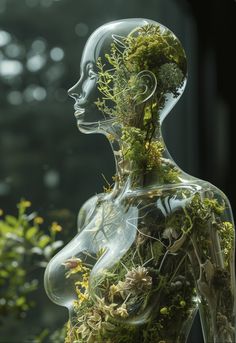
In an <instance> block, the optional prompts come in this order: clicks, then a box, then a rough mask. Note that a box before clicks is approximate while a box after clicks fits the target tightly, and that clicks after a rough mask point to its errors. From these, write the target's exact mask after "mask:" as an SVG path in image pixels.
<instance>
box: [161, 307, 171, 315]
mask: <svg viewBox="0 0 236 343" xmlns="http://www.w3.org/2000/svg"><path fill="white" fill-rule="evenodd" d="M160 313H161V314H164V315H166V314H168V313H169V310H168V307H162V308H161V309H160Z"/></svg>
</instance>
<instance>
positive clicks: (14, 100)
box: [7, 91, 23, 106]
mask: <svg viewBox="0 0 236 343" xmlns="http://www.w3.org/2000/svg"><path fill="white" fill-rule="evenodd" d="M7 101H8V102H9V104H11V105H15V106H17V105H21V104H22V102H23V99H22V94H21V92H19V91H11V92H9V93H8V95H7Z"/></svg>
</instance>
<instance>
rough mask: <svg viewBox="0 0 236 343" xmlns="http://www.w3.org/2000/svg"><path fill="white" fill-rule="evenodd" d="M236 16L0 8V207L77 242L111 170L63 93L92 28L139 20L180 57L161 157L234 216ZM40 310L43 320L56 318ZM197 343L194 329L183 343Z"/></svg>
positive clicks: (157, 5)
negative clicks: (25, 212) (180, 80)
mask: <svg viewBox="0 0 236 343" xmlns="http://www.w3.org/2000/svg"><path fill="white" fill-rule="evenodd" d="M235 14H236V2H235V1H234V0H225V1H222V0H215V1H209V0H208V1H205V2H201V1H194V0H192V1H191V0H148V1H142V0H129V1H128V0H113V1H109V0H86V1H82V0H81V1H79V0H20V1H19V0H0V208H2V209H3V210H4V212H7V213H15V211H16V203H17V202H18V201H19V199H20V198H22V197H24V198H26V199H29V200H30V201H32V204H33V207H34V209H35V210H37V211H38V213H39V214H41V215H42V216H43V217H45V218H46V219H47V220H49V221H50V220H51V218H53V219H55V217H56V218H57V220H58V221H60V222H61V223H62V225H63V228H64V231H66V232H67V234H68V237H69V238H72V237H73V236H74V235H75V234H76V230H77V229H76V215H77V212H78V209H79V208H80V206H81V205H82V203H83V202H84V201H85V200H87V199H88V198H89V197H90V196H92V195H94V194H95V193H98V192H101V191H102V187H103V185H104V183H105V182H104V180H103V177H102V174H104V175H105V176H106V178H107V179H108V180H111V177H112V175H113V174H114V164H113V159H112V155H111V151H110V147H109V145H108V143H107V142H106V140H105V138H104V137H102V136H99V135H89V136H86V135H82V134H81V133H79V132H78V130H77V128H76V124H75V119H74V116H73V102H72V100H70V99H68V97H67V93H66V90H67V89H68V88H70V87H71V86H72V85H73V84H74V83H75V82H76V80H77V78H78V76H79V74H78V73H79V63H80V57H81V53H82V50H83V46H84V44H85V42H86V40H87V38H88V36H89V35H90V34H91V33H92V32H93V31H94V30H95V29H96V28H97V27H98V26H100V25H102V24H104V23H105V22H108V21H111V20H116V19H120V18H129V17H144V18H145V17H146V18H150V19H153V20H156V21H158V22H160V23H162V24H164V25H166V26H167V27H168V28H170V29H171V30H172V31H174V33H175V34H176V35H177V36H178V37H179V39H180V40H181V42H182V44H183V46H184V48H185V50H186V53H187V57H188V70H189V78H188V83H187V88H186V91H185V93H184V95H183V96H182V98H181V99H180V101H179V103H178V104H177V105H176V107H175V108H174V109H173V111H172V112H173V113H172V114H171V115H170V116H169V117H168V118H167V120H166V122H165V124H164V133H165V137H166V142H167V146H168V147H169V150H170V153H171V154H172V156H173V158H174V159H175V160H176V162H177V163H178V164H179V166H180V167H181V168H182V169H184V170H185V171H186V172H188V173H190V174H192V175H195V176H196V177H199V178H201V179H205V180H207V181H209V182H211V183H213V184H215V185H216V186H217V187H218V188H220V189H221V190H223V191H224V192H225V193H226V194H227V196H228V197H229V200H230V202H231V204H232V208H233V212H234V213H235V206H236V192H235V177H234V169H233V164H234V162H235V161H234V156H235V153H234V147H235V142H234V138H235V137H234V135H235V133H234V132H235V127H234V120H233V119H234V115H235V114H234V112H235V111H234V103H235V101H234V98H235V76H236V75H235V33H236V30H235V28H236V15H235ZM1 30H2V31H1ZM3 31H4V32H3ZM45 304H47V305H45V306H46V307H45V309H44V311H42V315H43V313H44V316H46V315H45V313H46V312H47V310H46V309H47V306H48V307H49V306H51V307H50V311H52V313H53V311H54V309H55V311H56V308H57V307H56V306H55V307H52V306H53V305H49V303H46V300H45ZM57 310H58V308H57ZM60 310H61V313H62V316H63V315H64V318H65V320H66V316H67V314H66V312H64V311H63V309H60ZM40 320H42V321H46V319H45V318H41V319H40ZM47 320H49V318H47ZM49 322H50V320H49ZM52 322H53V319H52V318H51V323H52ZM200 342H201V332H200V328H199V322H198V323H196V325H195V326H194V328H193V330H192V332H191V335H190V338H189V343H200Z"/></svg>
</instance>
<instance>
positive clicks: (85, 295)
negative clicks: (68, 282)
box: [77, 290, 89, 303]
mask: <svg viewBox="0 0 236 343" xmlns="http://www.w3.org/2000/svg"><path fill="white" fill-rule="evenodd" d="M77 294H78V298H79V302H80V303H81V302H83V301H86V300H88V299H89V295H88V293H82V292H80V291H78V290H77Z"/></svg>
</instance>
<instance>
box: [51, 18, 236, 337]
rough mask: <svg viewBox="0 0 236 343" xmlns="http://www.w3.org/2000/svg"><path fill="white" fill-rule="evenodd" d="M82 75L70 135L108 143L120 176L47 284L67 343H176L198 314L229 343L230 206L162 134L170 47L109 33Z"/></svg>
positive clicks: (173, 62) (150, 32)
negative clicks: (64, 316) (183, 164)
mask: <svg viewBox="0 0 236 343" xmlns="http://www.w3.org/2000/svg"><path fill="white" fill-rule="evenodd" d="M80 73H81V76H80V79H79V81H78V83H77V84H76V85H75V86H73V87H72V88H71V89H70V90H69V95H70V96H71V97H72V98H73V99H74V100H75V105H74V108H75V117H76V120H77V125H78V128H79V130H80V131H81V132H83V133H102V134H104V135H106V137H107V138H108V140H109V142H110V144H111V147H112V149H113V152H114V157H115V161H116V169H117V170H116V174H115V176H114V187H111V189H108V190H107V192H105V193H103V194H99V195H97V196H95V197H93V198H92V199H90V200H88V201H87V202H86V203H85V205H84V206H83V207H82V209H81V211H80V212H79V216H78V234H77V235H76V236H75V238H74V239H73V240H72V241H71V242H70V243H69V244H68V245H67V246H66V247H65V248H64V249H62V250H61V251H60V252H59V253H58V254H57V255H56V256H55V257H54V258H53V259H52V260H51V262H50V263H49V265H48V267H47V270H46V273H45V287H46V291H47V294H48V296H49V297H50V298H51V300H52V301H54V302H55V303H56V304H58V305H61V306H66V307H67V308H68V309H69V313H70V322H69V323H70V324H69V326H68V334H67V338H66V342H74V343H75V342H81V343H85V342H86V343H87V342H88V343H91V342H94V343H95V342H98V343H99V342H102V343H105V342H106V343H149V342H152V343H158V342H159V343H178V342H179V343H184V342H186V340H187V336H188V333H189V330H190V328H191V325H192V322H193V319H194V316H195V314H196V312H197V311H198V310H199V312H200V317H201V322H202V328H203V334H204V339H205V342H206V343H213V342H214V343H226V342H227V343H229V342H235V277H234V224H233V218H232V213H231V209H230V204H229V202H228V200H227V198H226V196H225V195H224V194H223V193H222V192H221V191H220V190H219V189H217V188H216V187H215V186H213V185H211V184H210V183H208V182H206V181H202V180H199V179H196V178H194V177H192V176H190V175H188V174H186V173H184V172H183V171H182V170H181V169H180V168H179V167H178V166H177V165H176V164H175V162H174V161H173V160H172V158H171V157H170V155H169V153H168V151H167V149H166V147H165V143H164V141H163V139H162V135H161V124H162V122H163V120H164V118H165V117H166V115H167V114H168V113H169V112H170V110H171V109H172V107H173V106H174V105H175V104H176V102H177V101H178V99H179V98H180V96H181V94H182V93H183V90H184V88H185V84H186V79H187V65H186V56H185V53H184V50H183V48H182V46H181V44H180V42H179V40H178V39H177V38H176V36H175V35H174V34H173V33H172V32H171V31H170V30H169V29H167V28H166V27H164V26H162V25H160V24H158V23H157V22H154V21H151V20H146V19H126V20H120V21H115V22H111V23H108V24H106V25H103V26H101V27H100V28H98V29H97V30H96V31H95V32H94V33H93V34H92V35H91V36H90V38H89V39H88V42H87V44H86V46H85V49H84V52H83V56H82V61H81V71H80Z"/></svg>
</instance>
